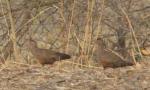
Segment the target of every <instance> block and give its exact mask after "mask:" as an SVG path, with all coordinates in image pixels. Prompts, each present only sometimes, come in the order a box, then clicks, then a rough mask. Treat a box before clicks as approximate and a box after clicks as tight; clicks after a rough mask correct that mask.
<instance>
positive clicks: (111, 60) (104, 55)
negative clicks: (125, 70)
mask: <svg viewBox="0 0 150 90" xmlns="http://www.w3.org/2000/svg"><path fill="white" fill-rule="evenodd" d="M96 53H97V62H98V63H100V64H102V66H103V67H104V68H107V67H111V68H117V67H124V66H131V65H133V64H134V63H133V61H129V60H128V61H126V60H123V59H122V58H121V57H119V56H117V55H116V54H114V53H112V52H110V51H107V50H106V49H105V46H104V42H103V40H102V38H98V39H97V52H96Z"/></svg>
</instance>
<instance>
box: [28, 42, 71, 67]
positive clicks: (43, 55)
mask: <svg viewBox="0 0 150 90" xmlns="http://www.w3.org/2000/svg"><path fill="white" fill-rule="evenodd" d="M29 49H30V51H31V53H32V55H33V56H34V57H35V58H36V59H37V60H38V61H39V63H40V64H42V65H45V64H53V63H54V62H55V61H59V60H65V59H70V58H71V56H70V55H67V54H64V53H60V52H55V51H52V50H49V49H42V48H38V47H37V43H36V42H35V41H34V40H32V39H29Z"/></svg>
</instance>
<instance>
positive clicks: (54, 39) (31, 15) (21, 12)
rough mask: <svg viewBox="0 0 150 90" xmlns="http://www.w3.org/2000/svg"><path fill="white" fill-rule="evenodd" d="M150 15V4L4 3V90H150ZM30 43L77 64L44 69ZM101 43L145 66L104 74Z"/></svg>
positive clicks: (0, 18) (103, 0)
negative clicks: (99, 54) (99, 56)
mask: <svg viewBox="0 0 150 90" xmlns="http://www.w3.org/2000/svg"><path fill="white" fill-rule="evenodd" d="M149 12H150V1H149V0H0V40H1V42H0V50H1V54H0V64H1V65H0V90H83V89H85V90H111V89H112V90H149V89H150V70H149V68H150V64H149V62H150V61H149V60H150V58H149V56H150V52H149V51H148V48H149V47H150V39H149V38H150V14H149ZM30 37H32V38H33V39H34V40H36V41H37V42H38V46H39V47H41V48H47V49H52V50H55V51H60V52H65V53H68V54H70V55H71V56H72V59H69V60H67V61H62V62H56V63H55V64H54V65H53V67H49V66H44V67H41V66H39V64H37V63H36V60H35V57H33V55H31V53H30V52H29V49H28V46H27V44H26V42H27V40H28V39H29V38H30ZM98 37H102V38H103V39H104V41H105V46H106V47H107V48H108V49H110V50H112V51H114V52H115V53H117V54H119V56H121V57H123V58H126V57H127V56H126V53H125V52H128V53H129V54H131V55H132V58H133V59H134V60H136V61H138V62H139V61H140V62H141V63H140V64H137V65H135V66H130V67H123V68H117V69H112V68H109V69H105V70H104V69H103V68H102V67H101V66H99V65H97V64H98V63H96V60H95V59H96V54H95V50H96V44H95V43H96V39H97V38H98ZM145 49H146V50H147V51H146V54H145V55H147V56H143V55H142V54H143V52H144V53H145V51H144V50H145ZM149 50H150V49H149Z"/></svg>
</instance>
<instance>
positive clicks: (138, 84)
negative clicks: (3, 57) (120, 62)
mask: <svg viewBox="0 0 150 90" xmlns="http://www.w3.org/2000/svg"><path fill="white" fill-rule="evenodd" d="M58 63H59V62H58ZM68 65H70V66H71V65H72V64H68ZM62 66H63V65H58V64H57V65H54V66H44V67H41V66H39V65H38V64H37V65H25V64H20V63H12V62H9V63H6V65H1V66H0V90H150V61H146V63H144V64H140V65H139V64H137V66H128V67H123V68H116V69H112V68H108V69H105V70H104V69H103V68H102V67H99V68H94V67H90V68H82V69H81V68H78V67H75V68H69V67H68V66H67V65H66V66H63V67H62ZM71 67H73V66H71Z"/></svg>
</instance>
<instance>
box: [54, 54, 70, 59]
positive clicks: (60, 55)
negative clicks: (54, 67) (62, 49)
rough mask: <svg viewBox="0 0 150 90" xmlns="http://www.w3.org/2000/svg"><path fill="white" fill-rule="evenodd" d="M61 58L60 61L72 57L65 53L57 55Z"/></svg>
mask: <svg viewBox="0 0 150 90" xmlns="http://www.w3.org/2000/svg"><path fill="white" fill-rule="evenodd" d="M56 54H57V55H58V56H59V60H64V59H70V58H71V56H70V55H68V54H65V53H56Z"/></svg>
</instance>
